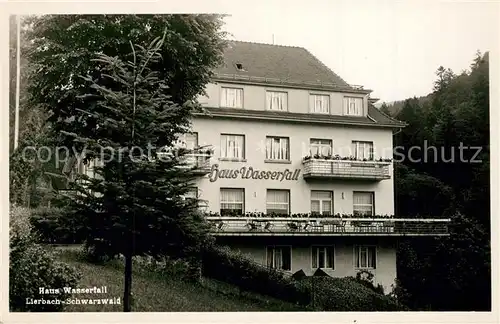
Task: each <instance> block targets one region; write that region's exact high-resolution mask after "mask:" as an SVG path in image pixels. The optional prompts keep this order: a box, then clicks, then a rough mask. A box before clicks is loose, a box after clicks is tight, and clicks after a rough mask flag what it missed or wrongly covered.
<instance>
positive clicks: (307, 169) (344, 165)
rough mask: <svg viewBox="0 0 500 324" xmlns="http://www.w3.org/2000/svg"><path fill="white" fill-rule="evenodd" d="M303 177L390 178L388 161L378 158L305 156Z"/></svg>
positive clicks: (375, 179)
mask: <svg viewBox="0 0 500 324" xmlns="http://www.w3.org/2000/svg"><path fill="white" fill-rule="evenodd" d="M302 163H303V165H304V178H305V179H307V178H337V179H359V180H372V181H380V180H384V179H390V177H391V176H390V171H389V166H390V161H389V160H388V159H385V160H384V159H379V160H371V161H363V160H356V159H354V158H352V157H349V158H340V157H338V156H335V157H323V158H316V156H314V157H305V158H304V159H303V161H302Z"/></svg>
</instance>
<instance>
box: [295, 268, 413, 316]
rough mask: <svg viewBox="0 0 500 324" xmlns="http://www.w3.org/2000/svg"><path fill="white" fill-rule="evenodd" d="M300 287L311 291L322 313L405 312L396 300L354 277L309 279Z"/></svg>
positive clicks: (314, 304) (404, 308)
mask: <svg viewBox="0 0 500 324" xmlns="http://www.w3.org/2000/svg"><path fill="white" fill-rule="evenodd" d="M300 285H301V286H303V287H304V288H306V289H308V290H310V291H311V295H312V305H313V307H314V308H315V309H320V310H322V311H351V312H361V311H362V312H366V311H388V312H390V311H405V310H408V309H407V308H406V307H404V306H402V305H399V304H398V303H397V302H396V300H395V299H394V298H391V297H389V296H385V295H382V294H380V293H377V292H375V291H373V290H372V289H370V288H368V287H366V286H365V285H362V284H360V283H359V282H358V281H357V280H356V278H354V277H346V278H332V277H320V276H314V277H308V278H306V279H304V280H302V281H300Z"/></svg>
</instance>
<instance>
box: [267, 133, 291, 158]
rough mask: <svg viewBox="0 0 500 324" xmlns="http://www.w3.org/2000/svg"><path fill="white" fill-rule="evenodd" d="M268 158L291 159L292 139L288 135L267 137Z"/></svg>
mask: <svg viewBox="0 0 500 324" xmlns="http://www.w3.org/2000/svg"><path fill="white" fill-rule="evenodd" d="M266 160H285V161H288V160H290V141H289V139H288V137H272V136H268V137H267V138H266Z"/></svg>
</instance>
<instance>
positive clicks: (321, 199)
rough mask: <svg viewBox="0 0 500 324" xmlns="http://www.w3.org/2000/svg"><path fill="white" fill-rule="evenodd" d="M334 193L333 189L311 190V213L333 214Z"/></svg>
mask: <svg viewBox="0 0 500 324" xmlns="http://www.w3.org/2000/svg"><path fill="white" fill-rule="evenodd" d="M332 197H333V194H332V192H331V191H319V190H312V191H311V213H312V214H319V215H331V214H333V208H332V207H333V201H332Z"/></svg>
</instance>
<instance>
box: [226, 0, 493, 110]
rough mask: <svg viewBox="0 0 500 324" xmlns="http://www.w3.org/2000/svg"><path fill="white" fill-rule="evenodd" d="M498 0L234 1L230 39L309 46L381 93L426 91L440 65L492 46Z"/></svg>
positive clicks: (465, 62) (460, 65) (454, 64)
mask: <svg viewBox="0 0 500 324" xmlns="http://www.w3.org/2000/svg"><path fill="white" fill-rule="evenodd" d="M499 8H500V2H498V1H490V2H479V1H475V2H472V1H471V2H465V1H432V0H430V1H422V0H420V1H418V2H417V1H408V0H405V1H380V0H378V1H374V0H371V1H363V0H358V1H335V0H308V1H300V2H297V3H294V2H286V1H269V2H268V3H266V4H263V3H262V2H260V1H241V2H239V1H238V2H237V5H236V2H235V5H234V6H231V9H230V11H231V16H230V17H228V18H226V26H225V29H226V30H227V31H228V32H230V33H231V34H232V35H233V37H231V38H232V39H236V40H242V41H252V42H259V43H272V41H273V38H272V35H273V34H274V43H275V44H277V45H291V46H300V47H305V48H307V49H308V50H309V51H310V52H312V53H313V54H314V55H315V56H316V57H318V58H319V59H320V60H321V61H322V62H323V63H325V64H326V65H327V66H328V67H329V68H331V69H332V70H333V71H335V72H336V73H337V74H339V75H340V76H341V77H342V78H343V79H344V80H346V81H347V82H348V83H350V84H357V85H363V86H365V88H368V89H371V90H373V93H372V94H371V97H374V98H380V99H381V101H393V100H402V99H405V98H408V97H413V96H421V95H426V94H428V93H429V92H430V91H431V89H432V84H433V81H434V80H435V71H436V69H437V68H438V67H439V66H440V65H443V66H444V67H446V68H451V69H452V70H453V71H454V72H456V73H459V72H460V71H462V70H464V69H468V68H469V65H470V63H471V61H472V59H473V58H474V56H475V53H476V51H477V50H480V51H481V52H483V53H484V52H485V51H488V50H492V49H493V48H495V46H497V42H498V38H499V37H500V35H499V33H498V30H499V28H500V25H499Z"/></svg>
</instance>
